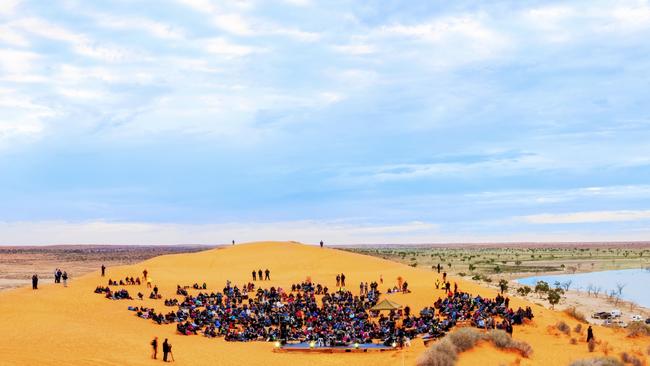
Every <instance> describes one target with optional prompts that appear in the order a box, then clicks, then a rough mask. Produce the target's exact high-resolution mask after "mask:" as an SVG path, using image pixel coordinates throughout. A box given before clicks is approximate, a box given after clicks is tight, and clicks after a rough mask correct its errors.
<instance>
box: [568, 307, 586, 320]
mask: <svg viewBox="0 0 650 366" xmlns="http://www.w3.org/2000/svg"><path fill="white" fill-rule="evenodd" d="M564 313H565V314H566V315H568V316H570V317H572V318H573V319H575V320H577V321H579V322H582V323H587V318H586V317H585V314H583V313H581V312H579V311H578V310H577V309H576V308H575V307H573V306H572V307H570V308H567V309H564Z"/></svg>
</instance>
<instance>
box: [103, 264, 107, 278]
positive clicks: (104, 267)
mask: <svg viewBox="0 0 650 366" xmlns="http://www.w3.org/2000/svg"><path fill="white" fill-rule="evenodd" d="M105 274H106V266H105V265H103V264H102V277H104V275H105Z"/></svg>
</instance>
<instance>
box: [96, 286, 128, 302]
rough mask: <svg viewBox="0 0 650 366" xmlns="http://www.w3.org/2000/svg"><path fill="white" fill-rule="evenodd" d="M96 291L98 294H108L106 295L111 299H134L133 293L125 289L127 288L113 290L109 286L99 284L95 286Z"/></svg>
mask: <svg viewBox="0 0 650 366" xmlns="http://www.w3.org/2000/svg"><path fill="white" fill-rule="evenodd" d="M95 293H96V294H106V295H105V297H106V298H107V299H111V300H133V298H132V297H131V295H129V292H128V291H127V290H125V289H121V290H115V291H113V290H111V288H110V287H108V286H106V287H103V286H97V287H96V288H95Z"/></svg>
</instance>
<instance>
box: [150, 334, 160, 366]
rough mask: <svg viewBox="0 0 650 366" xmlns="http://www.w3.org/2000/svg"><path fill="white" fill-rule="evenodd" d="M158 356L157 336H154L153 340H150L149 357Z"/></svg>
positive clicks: (154, 357)
mask: <svg viewBox="0 0 650 366" xmlns="http://www.w3.org/2000/svg"><path fill="white" fill-rule="evenodd" d="M157 356H158V337H154V338H153V341H151V358H153V359H154V360H155V359H156V358H157Z"/></svg>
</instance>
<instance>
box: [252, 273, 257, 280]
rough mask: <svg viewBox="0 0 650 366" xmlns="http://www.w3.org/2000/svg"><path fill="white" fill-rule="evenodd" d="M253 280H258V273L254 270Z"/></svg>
mask: <svg viewBox="0 0 650 366" xmlns="http://www.w3.org/2000/svg"><path fill="white" fill-rule="evenodd" d="M252 273H253V282H255V281H257V273H256V272H255V270H253V272H252Z"/></svg>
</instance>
